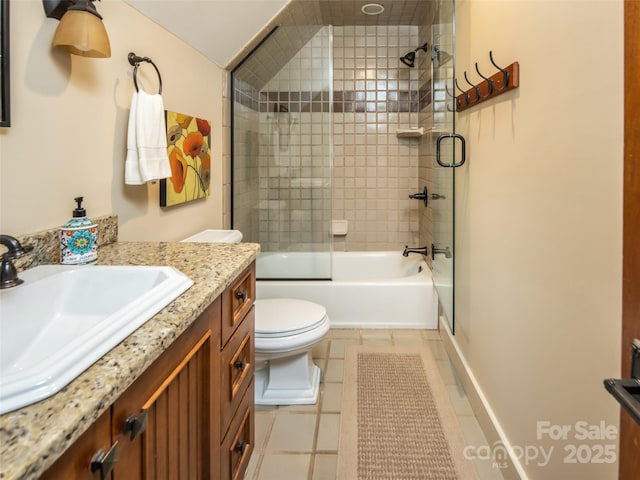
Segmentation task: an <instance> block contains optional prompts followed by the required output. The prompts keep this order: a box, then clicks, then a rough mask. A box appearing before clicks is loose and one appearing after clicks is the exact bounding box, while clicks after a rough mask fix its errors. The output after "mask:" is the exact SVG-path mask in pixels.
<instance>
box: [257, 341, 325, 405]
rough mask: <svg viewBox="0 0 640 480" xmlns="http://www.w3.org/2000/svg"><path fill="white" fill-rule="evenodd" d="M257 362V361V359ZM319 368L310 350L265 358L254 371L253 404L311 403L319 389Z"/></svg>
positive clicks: (316, 398) (313, 402)
mask: <svg viewBox="0 0 640 480" xmlns="http://www.w3.org/2000/svg"><path fill="white" fill-rule="evenodd" d="M256 363H257V364H258V365H259V362H256ZM321 376H322V372H321V370H320V368H319V367H318V366H317V365H316V364H315V363H313V360H312V359H311V355H310V353H309V352H305V353H300V354H297V355H293V356H290V357H284V358H275V359H271V360H268V362H267V364H266V366H265V367H264V368H259V367H258V368H257V369H256V371H255V403H256V405H312V404H315V403H316V402H317V401H318V394H319V392H320V377H321Z"/></svg>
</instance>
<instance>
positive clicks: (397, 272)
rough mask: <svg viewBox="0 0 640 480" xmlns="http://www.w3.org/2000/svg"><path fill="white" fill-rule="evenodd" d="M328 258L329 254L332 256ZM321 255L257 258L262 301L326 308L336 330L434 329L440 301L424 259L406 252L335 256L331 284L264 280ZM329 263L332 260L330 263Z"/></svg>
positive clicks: (285, 254)
mask: <svg viewBox="0 0 640 480" xmlns="http://www.w3.org/2000/svg"><path fill="white" fill-rule="evenodd" d="M327 255H328V254H327ZM315 259H317V254H311V253H305V252H292V253H288V252H287V253H283V252H277V253H275V252H274V253H270V252H263V253H261V254H260V255H259V256H258V259H257V266H256V268H257V271H258V282H257V289H256V297H257V298H283V297H288V298H299V299H303V300H309V301H312V302H316V303H319V304H321V305H324V307H325V308H326V309H327V314H328V315H329V319H330V320H331V326H332V327H333V328H417V329H435V328H437V319H438V298H437V294H436V292H435V289H434V286H433V281H432V278H431V271H430V270H429V267H428V265H427V263H426V262H425V261H424V260H423V259H422V258H421V257H420V256H414V255H411V256H409V257H408V258H405V257H403V256H402V253H401V252H335V253H333V259H332V262H331V272H328V269H327V276H330V277H331V280H261V279H260V277H261V276H263V275H266V274H268V272H274V274H275V275H276V276H279V275H280V274H281V273H282V272H296V271H300V267H299V266H300V265H308V264H310V263H314V262H315V261H316V260H315ZM326 260H328V258H327V259H326Z"/></svg>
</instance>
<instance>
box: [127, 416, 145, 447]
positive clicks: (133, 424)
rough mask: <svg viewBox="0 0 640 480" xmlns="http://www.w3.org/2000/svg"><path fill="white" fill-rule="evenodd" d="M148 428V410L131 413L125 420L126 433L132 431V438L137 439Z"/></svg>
mask: <svg viewBox="0 0 640 480" xmlns="http://www.w3.org/2000/svg"><path fill="white" fill-rule="evenodd" d="M146 428H147V410H143V411H142V412H140V415H130V416H129V417H128V418H127V419H126V420H125V421H124V433H128V432H131V440H135V438H136V437H137V436H138V435H140V434H141V433H142V432H144V430H145V429H146Z"/></svg>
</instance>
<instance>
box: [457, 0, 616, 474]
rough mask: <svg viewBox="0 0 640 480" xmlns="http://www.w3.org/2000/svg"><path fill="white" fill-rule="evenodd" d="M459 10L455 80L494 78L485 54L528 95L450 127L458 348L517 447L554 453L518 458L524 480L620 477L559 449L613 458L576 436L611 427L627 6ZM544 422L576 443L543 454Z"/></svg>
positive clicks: (478, 3) (538, 4) (473, 6)
mask: <svg viewBox="0 0 640 480" xmlns="http://www.w3.org/2000/svg"><path fill="white" fill-rule="evenodd" d="M456 4H457V16H458V25H457V34H458V37H457V55H458V58H457V65H456V74H457V76H458V77H461V76H462V71H463V70H467V71H469V72H471V71H473V64H474V62H476V61H477V62H479V65H480V67H481V70H484V71H485V75H487V72H491V71H492V70H491V66H490V63H489V60H488V52H489V50H493V53H494V58H495V59H496V61H497V62H499V63H503V64H509V63H511V62H513V61H515V60H518V61H519V62H520V67H521V87H520V88H519V89H518V90H516V91H514V92H512V93H508V94H505V95H503V96H501V97H499V98H497V99H495V100H492V101H490V102H487V103H485V104H483V105H481V106H478V107H475V108H473V109H470V110H468V111H466V112H461V113H460V115H459V122H458V130H459V131H460V132H461V133H463V134H464V135H465V136H466V138H467V141H468V154H469V158H468V161H467V164H466V165H465V166H464V167H462V168H460V169H459V170H457V171H456V222H457V226H458V228H457V231H456V266H457V267H456V302H455V303H456V305H455V308H456V310H455V312H456V313H455V315H456V336H455V339H456V341H457V343H458V346H459V347H460V349H461V350H462V352H463V354H464V356H465V358H466V360H467V362H468V364H469V366H470V369H471V372H472V373H473V375H474V376H475V378H476V380H477V381H478V383H479V385H480V388H481V390H482V392H483V393H484V395H485V396H486V399H487V401H488V403H489V405H490V407H491V409H492V410H493V412H494V414H495V416H496V418H497V420H498V422H499V424H500V426H501V427H502V429H503V430H504V432H505V434H506V437H507V439H508V440H509V441H510V442H511V444H512V445H514V446H519V447H526V446H532V447H536V448H538V447H544V448H545V449H548V448H549V447H554V452H553V455H552V457H551V461H550V463H549V465H547V466H545V467H543V466H538V465H536V464H537V462H538V461H537V460H534V461H529V462H528V465H527V462H526V461H525V460H524V459H521V464H522V467H523V469H524V471H525V472H526V474H527V475H528V477H529V478H531V479H564V478H566V479H569V478H580V479H582V480H586V479H593V480H600V479H603V478H616V468H617V467H616V465H614V464H606V463H605V464H598V463H591V462H589V463H587V464H579V463H578V464H575V463H574V464H571V463H565V458H566V457H567V456H568V454H569V453H570V451H567V450H565V449H566V448H571V447H568V446H567V445H569V444H574V445H576V446H579V445H583V444H584V445H606V444H612V443H613V444H614V445H615V444H616V441H615V440H614V441H610V440H596V441H593V442H591V444H589V442H586V441H583V440H580V439H578V438H576V433H577V432H576V430H575V424H576V422H579V421H585V422H587V423H588V424H590V425H594V424H596V425H597V424H599V422H601V421H603V422H605V424H607V425H614V426H616V425H617V424H618V408H617V406H616V405H617V404H616V402H615V401H614V400H613V398H611V397H610V396H609V394H607V393H606V391H605V389H604V388H603V385H602V380H603V379H604V378H606V377H616V376H617V375H618V374H619V358H620V347H619V343H620V334H621V258H622V145H623V137H622V126H623V124H622V120H623V117H622V113H623V103H622V74H623V58H622V53H623V42H622V40H623V37H622V31H623V30H622V21H623V12H622V2H615V1H594V2H577V1H556V2H548V1H517V2H516V1H511V2H506V1H483V0H471V1H470V0H466V1H462V2H456ZM597 32H600V33H597ZM472 78H476V77H475V75H473V76H472ZM538 421H549V422H551V424H559V425H569V426H571V430H570V431H569V432H568V435H567V439H566V440H564V441H552V440H549V438H548V436H547V435H543V436H542V437H543V438H541V439H538V438H537V435H536V425H537V422H538ZM589 448H592V447H589ZM596 448H597V447H596ZM587 453H590V454H595V453H596V450H589V452H587Z"/></svg>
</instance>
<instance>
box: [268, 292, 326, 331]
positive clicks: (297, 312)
mask: <svg viewBox="0 0 640 480" xmlns="http://www.w3.org/2000/svg"><path fill="white" fill-rule="evenodd" d="M255 308H256V323H255V333H256V338H282V337H290V336H292V335H300V334H303V333H305V332H309V331H310V330H314V329H316V328H318V327H319V326H320V325H322V324H323V323H324V322H326V320H327V310H326V309H325V308H324V307H323V306H322V305H318V304H317V303H313V302H308V301H306V300H299V299H295V298H268V299H261V300H256V301H255Z"/></svg>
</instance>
